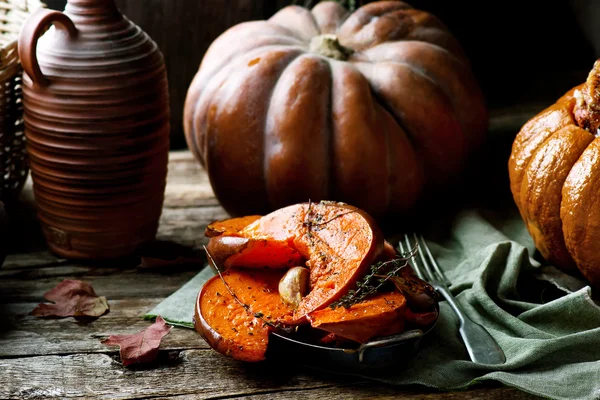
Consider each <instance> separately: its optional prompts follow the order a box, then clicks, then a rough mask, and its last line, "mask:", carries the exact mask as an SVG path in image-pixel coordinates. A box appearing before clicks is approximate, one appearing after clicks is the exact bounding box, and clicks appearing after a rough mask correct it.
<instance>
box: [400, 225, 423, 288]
mask: <svg viewBox="0 0 600 400" xmlns="http://www.w3.org/2000/svg"><path fill="white" fill-rule="evenodd" d="M404 241H405V242H406V250H404V246H403V245H402V241H399V242H398V245H399V246H400V249H401V251H402V252H403V253H409V252H411V251H412V249H413V248H414V247H415V245H413V244H411V243H410V237H409V236H408V235H404ZM417 246H418V243H417ZM415 256H416V253H413V254H412V256H411V257H410V259H411V261H412V266H413V269H414V271H415V273H416V274H417V276H418V277H419V278H421V279H423V280H426V278H425V275H424V272H423V269H422V268H421V267H419V263H417V258H416V257H415Z"/></svg>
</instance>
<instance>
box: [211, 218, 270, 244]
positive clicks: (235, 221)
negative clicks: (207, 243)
mask: <svg viewBox="0 0 600 400" xmlns="http://www.w3.org/2000/svg"><path fill="white" fill-rule="evenodd" d="M260 217H261V216H260V215H248V216H245V217H239V218H229V219H226V220H222V221H214V222H211V223H210V224H208V226H207V227H206V230H205V231H204V235H205V236H206V237H209V238H212V237H216V236H220V235H229V236H237V235H239V232H240V231H241V230H242V229H244V228H245V227H246V226H248V225H249V224H251V223H252V222H254V221H256V220H257V219H259V218H260Z"/></svg>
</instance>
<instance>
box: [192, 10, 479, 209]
mask: <svg viewBox="0 0 600 400" xmlns="http://www.w3.org/2000/svg"><path fill="white" fill-rule="evenodd" d="M487 124H488V114H487V109H486V105H485V102H484V98H483V95H482V93H481V91H480V88H479V86H478V84H477V82H476V80H475V78H474V76H473V74H472V71H471V68H470V65H469V62H468V61H467V59H466V57H465V54H464V53H463V51H462V49H461V47H460V45H459V43H458V41H457V40H456V38H455V37H453V36H452V35H451V34H450V32H449V31H448V30H447V28H446V27H445V26H444V24H443V23H442V22H441V21H440V20H438V19H437V18H436V17H434V16H433V15H431V14H429V13H427V12H424V11H420V10H417V9H414V8H412V7H411V6H410V5H408V4H406V3H404V2H401V1H379V2H374V3H369V4H367V5H364V6H362V7H360V8H359V9H357V10H356V11H355V12H353V13H349V12H347V11H346V10H345V9H344V8H343V7H342V6H341V5H340V4H338V3H336V2H329V1H326V2H320V3H319V4H318V5H316V6H315V7H314V8H313V9H312V10H308V9H306V8H303V7H299V6H289V7H286V8H283V9H282V10H281V11H279V12H278V13H277V14H275V15H274V16H273V17H272V18H270V19H269V20H267V21H252V22H245V23H241V24H239V25H237V26H234V27H232V28H230V29H229V30H227V31H226V32H224V33H223V34H222V35H221V36H220V37H219V38H217V39H216V40H215V42H214V43H213V44H212V45H211V47H210V48H209V49H208V51H207V53H206V54H205V56H204V59H203V60H202V63H201V65H200V69H199V71H198V73H197V74H196V76H195V78H194V80H193V82H192V83H191V85H190V87H189V90H188V94H187V98H186V103H185V111H184V128H185V134H186V140H187V143H188V146H189V148H190V149H191V150H192V152H193V153H194V155H195V156H196V158H197V159H198V160H199V161H200V163H201V164H202V165H203V166H204V168H205V169H206V170H207V172H208V175H209V177H210V182H211V184H212V187H213V189H214V192H215V195H216V196H217V198H218V199H219V201H220V202H221V204H222V205H223V207H224V208H225V209H226V210H227V211H228V212H229V213H230V214H231V215H234V216H236V215H248V214H265V213H267V212H270V211H272V210H275V209H278V208H281V207H284V206H286V205H290V204H295V203H298V202H304V201H308V200H309V199H310V200H313V201H318V200H323V199H334V200H336V201H343V202H346V203H349V204H352V205H355V206H357V207H359V208H362V209H364V210H365V211H367V212H368V213H369V214H371V215H373V216H374V217H376V218H380V217H382V216H384V215H390V214H399V213H404V212H406V211H408V210H411V209H412V208H413V207H414V206H415V204H416V202H417V201H418V200H419V199H420V198H421V197H422V195H423V193H424V191H426V190H427V188H433V187H436V186H440V185H442V184H446V183H447V182H449V181H451V180H452V178H454V177H456V176H457V175H458V174H459V172H460V171H461V169H462V168H463V164H464V161H465V159H466V157H467V156H468V154H469V152H470V151H472V150H473V149H474V148H476V147H477V146H478V145H479V144H480V142H481V141H482V138H483V135H484V133H485V131H486V129H487Z"/></svg>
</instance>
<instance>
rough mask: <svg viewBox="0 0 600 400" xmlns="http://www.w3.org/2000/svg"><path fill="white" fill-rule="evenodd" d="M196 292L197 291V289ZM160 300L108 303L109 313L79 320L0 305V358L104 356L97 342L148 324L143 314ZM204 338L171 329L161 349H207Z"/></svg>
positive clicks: (25, 305)
mask: <svg viewBox="0 0 600 400" xmlns="http://www.w3.org/2000/svg"><path fill="white" fill-rule="evenodd" d="M198 289H200V288H198ZM162 300H163V299H162V298H151V299H127V300H110V299H109V305H110V312H109V313H108V314H106V315H103V316H102V317H100V318H98V319H95V320H89V321H81V320H76V319H75V318H61V319H46V318H36V317H33V316H30V315H28V314H29V313H30V312H31V311H32V310H33V309H34V308H35V307H36V306H37V303H19V304H8V305H4V306H1V305H0V318H1V319H2V328H0V358H1V357H31V356H40V355H53V354H63V355H64V354H75V353H106V352H107V351H109V348H107V347H106V346H104V345H103V344H102V343H100V341H101V340H102V339H105V338H107V337H108V336H110V335H125V334H132V333H136V332H139V331H141V330H142V329H145V328H147V327H148V326H149V325H150V324H151V322H150V321H146V320H144V319H143V316H144V314H145V313H147V312H148V311H150V310H151V309H152V308H154V306H156V305H157V304H158V303H160V302H161V301H162ZM207 348H209V347H208V345H207V344H206V342H205V341H204V339H202V337H201V336H200V335H199V334H198V333H197V332H196V331H195V330H192V329H185V328H179V327H174V328H173V329H172V330H171V332H170V333H169V334H168V335H167V336H165V338H164V339H163V342H162V345H161V349H164V350H174V349H177V350H182V349H207Z"/></svg>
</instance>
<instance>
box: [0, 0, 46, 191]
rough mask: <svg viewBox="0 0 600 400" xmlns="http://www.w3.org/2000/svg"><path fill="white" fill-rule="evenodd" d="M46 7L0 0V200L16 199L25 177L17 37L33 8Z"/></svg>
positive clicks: (30, 0)
mask: <svg viewBox="0 0 600 400" xmlns="http://www.w3.org/2000/svg"><path fill="white" fill-rule="evenodd" d="M41 7H45V4H44V3H42V2H40V1H39V0H0V84H1V85H2V92H1V93H0V201H3V202H5V203H10V202H12V201H15V200H16V199H17V198H18V197H19V194H20V193H21V189H22V188H23V184H24V183H25V180H26V179H27V175H28V172H29V165H28V162H27V153H26V150H25V134H24V124H23V103H22V98H21V73H22V70H21V64H20V63H19V54H18V51H17V39H18V36H19V32H20V30H21V26H22V25H23V23H24V22H25V19H27V17H28V16H29V14H31V12H32V11H35V10H37V9H38V8H41Z"/></svg>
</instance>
